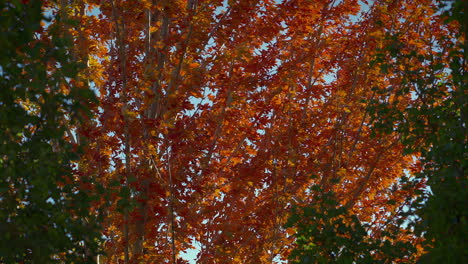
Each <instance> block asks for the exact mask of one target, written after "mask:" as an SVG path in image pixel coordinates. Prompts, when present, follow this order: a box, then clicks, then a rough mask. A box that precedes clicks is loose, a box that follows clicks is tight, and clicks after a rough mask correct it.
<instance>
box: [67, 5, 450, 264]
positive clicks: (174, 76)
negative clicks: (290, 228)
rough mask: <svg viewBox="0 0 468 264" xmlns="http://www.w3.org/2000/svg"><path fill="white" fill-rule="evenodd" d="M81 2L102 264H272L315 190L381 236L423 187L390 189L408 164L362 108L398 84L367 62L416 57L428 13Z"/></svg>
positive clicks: (85, 160)
mask: <svg viewBox="0 0 468 264" xmlns="http://www.w3.org/2000/svg"><path fill="white" fill-rule="evenodd" d="M80 2H81V3H86V4H87V5H88V6H89V7H90V8H93V10H95V11H94V12H86V11H85V12H75V13H74V14H71V15H72V16H77V17H78V18H79V19H80V22H81V26H82V28H81V29H80V30H81V32H82V34H81V35H80V36H81V37H82V38H83V41H81V43H80V44H79V45H80V47H81V48H80V50H82V51H85V52H86V53H87V54H89V56H88V58H89V67H88V69H89V75H88V77H89V81H90V82H93V83H94V84H95V85H96V89H97V90H99V94H100V95H99V105H98V107H97V108H96V109H95V114H96V119H94V120H90V121H89V122H87V123H86V124H84V125H83V126H81V127H80V128H79V133H80V134H82V135H85V136H88V137H90V138H91V140H90V141H89V144H87V145H86V154H85V155H84V156H82V159H81V161H80V173H81V174H82V175H96V177H95V179H96V181H98V182H99V183H101V184H103V185H104V186H106V188H107V189H110V190H113V194H112V195H111V197H109V198H110V199H103V200H102V203H103V204H105V203H109V204H110V206H111V207H110V210H109V211H107V212H105V213H106V216H107V217H106V229H105V231H104V236H105V238H106V242H105V245H104V247H105V251H106V253H107V256H106V259H105V260H104V261H105V262H107V263H115V262H117V261H118V260H120V259H122V260H123V261H124V263H155V262H156V263H158V262H170V263H183V262H184V261H183V260H182V259H181V258H180V256H179V253H180V252H182V251H185V250H187V249H189V248H191V247H192V246H193V245H194V244H199V245H200V252H199V254H198V260H199V261H200V262H204V263H217V262H232V263H249V262H252V263H271V262H274V261H277V260H279V259H283V260H285V259H286V258H287V256H288V254H289V253H290V252H291V251H292V249H293V248H294V244H293V241H294V237H293V236H290V235H288V233H287V232H286V231H285V229H284V228H283V225H284V224H285V223H286V219H287V218H288V216H289V212H290V209H291V207H292V205H293V204H296V206H298V207H300V206H304V205H307V204H310V203H311V201H313V199H314V197H316V196H314V195H316V194H314V193H313V192H311V191H310V186H311V185H314V184H318V185H319V186H320V187H321V189H322V190H324V192H325V193H329V192H332V193H333V194H334V196H335V197H336V199H337V200H338V203H339V204H340V206H343V207H344V208H346V214H345V215H349V216H351V215H355V216H356V217H358V218H359V220H360V223H367V224H368V225H369V228H368V231H369V232H371V233H372V234H373V238H374V239H380V238H382V239H383V236H384V235H383V230H384V227H385V226H386V225H387V223H392V224H393V223H394V222H396V221H397V220H402V221H403V220H404V218H402V217H401V214H400V210H402V208H403V207H404V205H405V203H406V202H407V201H411V200H412V199H413V197H414V196H415V195H416V194H415V192H416V190H418V189H422V188H424V186H425V183H424V182H423V181H421V182H415V184H414V185H413V186H411V188H406V187H405V186H404V185H403V184H402V183H401V181H400V179H401V178H402V177H403V176H405V174H406V172H407V171H409V172H414V173H416V172H418V171H419V168H418V164H416V163H414V162H413V156H410V155H407V156H405V155H404V154H403V150H404V144H403V143H402V136H401V134H400V133H398V131H397V130H393V129H390V131H389V132H390V133H373V131H372V130H371V125H370V122H371V114H370V112H369V111H368V108H369V107H370V106H371V102H372V100H373V99H377V98H380V94H381V93H384V92H385V91H387V89H388V87H392V89H395V90H396V91H397V90H401V89H402V88H403V87H404V85H403V84H402V83H401V82H400V79H398V78H400V77H399V76H397V75H396V76H397V77H398V78H397V77H395V78H388V75H385V74H381V71H380V70H381V69H382V70H385V69H386V68H388V66H384V65H387V64H384V63H382V61H381V62H379V61H377V62H373V61H375V56H376V55H377V54H379V53H381V50H382V49H383V48H384V47H387V46H388V45H391V44H392V42H391V41H390V40H391V38H388V36H389V35H392V34H393V33H395V32H401V34H402V35H401V37H402V39H404V40H405V41H407V42H411V41H412V42H411V45H414V46H415V47H418V49H420V50H421V52H423V53H425V54H426V53H431V52H432V51H433V49H432V47H431V43H427V42H425V41H424V40H425V38H426V36H427V34H428V33H427V32H428V31H431V32H432V34H433V35H434V36H436V37H441V36H443V35H445V34H446V33H447V32H446V31H444V30H432V29H433V28H435V29H439V28H443V27H442V23H441V21H438V20H437V19H436V18H437V16H436V14H435V11H434V8H433V3H432V1H425V0H421V1H403V0H401V1H383V0H382V1H373V2H371V3H367V1H362V3H360V2H358V1H354V0H345V1H325V0H323V1H305V0H304V1H301V0H297V1H293V0H291V1H268V0H265V1H260V0H246V1H227V2H226V1H214V0H213V1H196V0H188V1H149V0H145V1H140V2H139V3H138V4H135V3H134V2H130V1H117V0H114V1H91V0H90V1H80ZM77 10H79V8H78V9H77ZM96 10H97V11H96ZM416 14H417V15H416ZM421 18H422V19H421ZM429 29H431V30H429ZM74 34H77V35H79V32H78V31H76V32H75V33H74ZM381 59H382V60H384V61H385V60H386V59H387V57H382V58H381ZM388 59H390V58H388ZM372 62H373V63H372ZM409 64H410V66H411V67H422V66H423V63H422V62H420V61H418V60H412V61H410V62H409ZM387 70H388V69H387ZM372 87H375V88H374V89H372ZM393 100H394V98H391V99H390V101H392V102H393ZM409 104H411V94H408V93H404V94H402V95H399V97H398V103H396V105H397V107H399V108H405V107H406V106H407V105H409ZM387 115H388V114H387V113H381V116H383V117H385V118H386V117H387ZM311 174H314V175H317V177H316V178H314V179H311V178H310V177H309V175H311ZM104 200H105V201H104ZM325 209H326V208H321V210H325ZM396 233H397V232H395V235H396V238H395V240H402V239H404V237H402V236H400V237H398V234H396ZM412 242H413V243H415V241H412Z"/></svg>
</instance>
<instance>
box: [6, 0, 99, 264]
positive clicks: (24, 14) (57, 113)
mask: <svg viewBox="0 0 468 264" xmlns="http://www.w3.org/2000/svg"><path fill="white" fill-rule="evenodd" d="M43 4H45V3H43V1H22V2H20V1H0V10H1V11H0V12H1V15H0V28H1V29H0V32H1V36H0V46H1V47H2V52H1V53H0V87H1V90H2V91H1V93H0V131H2V132H1V133H0V175H1V177H0V262H1V263H77V262H79V263H93V260H92V257H93V256H94V255H95V254H96V252H97V250H98V248H97V246H98V245H97V242H98V240H99V239H100V236H101V234H100V230H99V226H98V223H97V222H96V220H97V219H96V216H95V215H94V214H92V213H90V212H89V208H90V206H91V205H90V203H91V199H92V197H90V196H89V195H88V194H87V192H86V191H85V190H84V189H83V188H81V185H82V184H83V183H84V182H85V181H86V179H89V180H90V181H91V180H92V179H91V176H92V175H89V176H88V177H87V178H80V179H77V177H76V173H75V172H74V171H75V169H74V165H73V164H74V162H76V160H77V159H78V153H79V150H78V149H77V145H76V144H73V143H72V142H71V141H72V138H73V137H74V136H73V134H70V133H69V134H66V132H67V131H68V132H70V129H71V128H72V127H73V126H75V125H76V124H77V123H78V122H79V121H80V120H82V119H83V118H84V117H86V112H87V111H88V113H89V110H88V108H87V105H89V103H90V102H91V101H92V100H93V98H94V96H93V94H92V92H91V91H90V90H89V89H88V88H87V87H86V86H83V85H78V84H76V81H77V80H78V78H77V72H79V71H80V70H81V69H82V68H83V67H82V66H80V64H79V63H77V62H76V61H75V60H74V59H73V58H72V56H71V50H72V49H73V45H72V42H71V35H69V34H66V33H65V31H64V30H63V29H64V27H65V26H66V24H65V23H64V22H63V19H62V18H61V17H60V16H56V17H55V21H51V20H50V18H46V17H44V15H43V10H42V8H43ZM49 4H50V5H54V3H53V2H51V3H49ZM42 23H48V26H46V25H42Z"/></svg>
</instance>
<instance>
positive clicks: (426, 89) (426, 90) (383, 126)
mask: <svg viewBox="0 0 468 264" xmlns="http://www.w3.org/2000/svg"><path fill="white" fill-rule="evenodd" d="M463 5H465V7H464V6H463ZM464 8H466V1H460V0H457V1H443V2H442V4H441V6H440V10H441V12H442V13H443V14H444V17H445V22H446V23H450V22H453V21H458V23H459V25H460V27H459V30H458V32H456V33H455V34H454V35H452V36H445V39H440V40H438V41H439V43H446V44H445V46H444V47H443V50H445V53H444V52H442V49H441V50H440V52H438V53H436V54H435V55H431V56H427V57H425V56H422V55H418V56H417V59H418V60H419V61H421V62H424V63H425V67H424V68H420V69H417V70H415V69H413V70H412V71H400V72H398V71H397V70H395V69H397V67H398V65H402V64H403V63H404V61H408V60H409V59H411V58H412V57H415V56H416V51H414V50H413V51H412V52H405V53H403V52H402V51H400V50H398V49H397V50H392V49H391V48H387V49H385V50H383V51H382V54H379V56H377V59H376V62H377V63H381V60H379V59H378V58H381V57H385V56H387V55H389V56H390V57H392V58H393V59H395V63H393V64H392V65H387V66H386V67H385V68H386V69H382V71H381V72H382V74H387V73H388V72H389V71H388V69H387V68H389V69H390V68H391V69H393V70H394V73H395V72H397V74H399V75H400V76H401V77H403V78H402V79H403V84H405V87H406V88H404V89H402V90H401V91H398V92H399V93H400V95H401V94H405V93H406V94H407V93H409V92H410V91H412V92H413V95H412V97H413V101H412V104H410V105H409V106H408V107H407V108H406V109H405V110H404V111H401V110H398V108H397V107H396V106H395V105H392V104H388V103H382V101H384V100H382V98H386V97H388V96H389V95H390V93H382V94H380V100H376V101H375V102H374V104H373V106H372V107H371V108H370V109H369V110H370V112H371V114H372V115H373V116H374V122H373V125H374V129H375V130H374V131H375V132H376V133H386V132H390V131H397V132H399V133H400V135H401V138H402V141H403V143H404V144H405V147H406V153H414V152H419V153H420V154H421V162H422V165H423V171H422V172H421V173H420V174H419V175H417V176H418V178H419V179H420V180H427V184H428V186H429V187H430V190H428V191H427V193H426V194H425V195H423V196H421V197H419V199H417V200H416V201H415V202H414V203H413V205H412V209H411V210H412V211H414V212H416V214H417V215H418V216H419V217H418V218H416V219H418V220H420V221H417V223H412V224H414V225H415V228H416V229H415V230H416V231H417V232H418V234H419V235H422V236H424V237H425V239H426V242H425V248H426V250H427V251H428V253H427V254H426V255H425V256H423V257H421V259H420V260H419V263H468V243H467V239H466V238H467V237H468V226H467V220H468V212H467V208H468V207H467V206H466V201H467V200H468V190H467V183H468V179H467V177H466V176H467V175H466V169H467V167H468V163H467V146H468V144H467V143H468V142H467V129H466V128H467V121H468V120H467V115H466V111H467V101H468V98H467V93H466V82H467V79H466V78H467V77H466V74H465V70H466V67H467V65H466V59H467V56H466V40H465V42H462V39H463V38H460V36H462V35H464V36H465V37H466V22H465V20H464ZM448 39H449V40H451V41H446V40H448ZM443 62H448V65H447V63H445V64H444V63H443ZM446 66H449V67H448V68H447V67H446Z"/></svg>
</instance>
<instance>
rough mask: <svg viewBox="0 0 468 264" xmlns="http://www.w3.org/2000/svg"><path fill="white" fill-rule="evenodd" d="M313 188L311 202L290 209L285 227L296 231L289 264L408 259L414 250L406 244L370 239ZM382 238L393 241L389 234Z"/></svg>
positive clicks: (350, 216)
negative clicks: (294, 245) (290, 212)
mask: <svg viewBox="0 0 468 264" xmlns="http://www.w3.org/2000/svg"><path fill="white" fill-rule="evenodd" d="M313 188H314V193H316V195H315V196H314V200H313V201H312V203H311V204H310V205H309V206H306V207H303V208H298V207H294V208H293V210H292V215H291V216H290V218H289V219H288V222H287V224H286V226H285V227H287V228H290V227H292V228H295V229H296V233H295V234H294V236H295V237H296V244H297V248H296V249H294V250H293V252H292V253H291V255H290V259H291V260H292V263H301V264H308V263H309V264H315V263H343V264H348V263H349V264H351V263H392V261H394V260H397V259H406V260H408V257H409V258H411V255H412V254H413V253H414V251H415V248H414V247H413V246H412V245H411V244H410V243H402V242H397V243H390V241H389V240H382V239H374V238H371V237H370V235H369V234H368V232H367V230H366V226H365V225H363V224H362V223H361V222H360V221H359V219H358V218H357V216H356V215H353V214H350V213H349V212H348V211H347V210H346V208H344V207H343V206H340V205H339V203H338V202H337V201H336V199H335V196H334V195H333V193H331V192H324V191H323V190H321V189H320V188H319V187H318V186H314V187H313ZM385 235H386V236H387V238H394V236H392V234H391V233H390V232H387V233H386V234H385Z"/></svg>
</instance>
